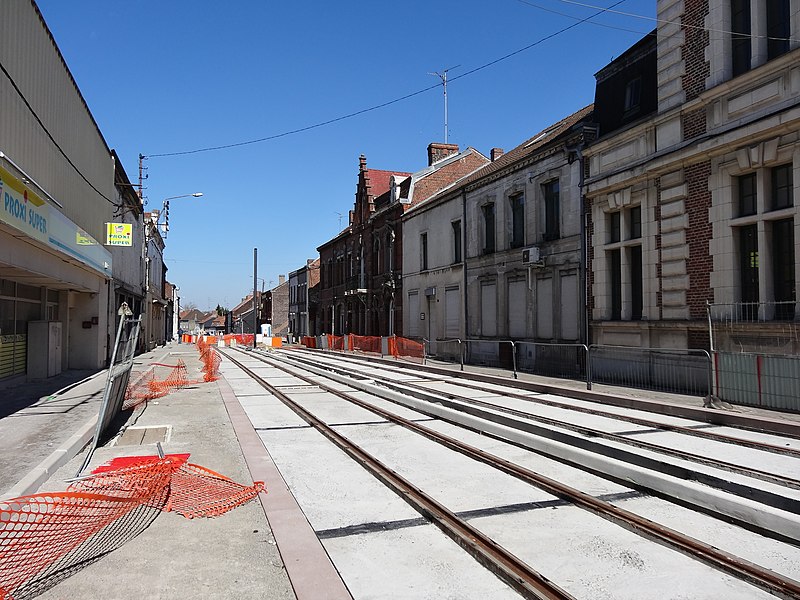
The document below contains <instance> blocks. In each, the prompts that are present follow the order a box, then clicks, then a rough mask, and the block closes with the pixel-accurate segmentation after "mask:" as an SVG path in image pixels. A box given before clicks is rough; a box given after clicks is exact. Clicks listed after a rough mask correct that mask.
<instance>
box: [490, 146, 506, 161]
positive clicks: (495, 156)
mask: <svg viewBox="0 0 800 600" xmlns="http://www.w3.org/2000/svg"><path fill="white" fill-rule="evenodd" d="M505 153H506V151H505V150H503V149H502V148H492V152H491V153H490V155H489V157H490V158H491V159H492V162H494V161H496V160H497V159H498V158H500V157H501V156H503V154H505Z"/></svg>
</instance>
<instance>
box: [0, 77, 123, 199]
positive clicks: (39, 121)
mask: <svg viewBox="0 0 800 600" xmlns="http://www.w3.org/2000/svg"><path fill="white" fill-rule="evenodd" d="M0 70H2V71H3V75H5V76H6V77H7V78H8V81H9V82H11V86H12V87H13V88H14V91H16V92H17V94H18V95H19V97H20V98H21V99H22V101H23V102H24V103H25V106H26V107H27V108H28V110H29V111H30V113H31V114H32V115H33V118H34V119H36V122H37V123H39V126H40V127H41V128H42V130H43V131H44V132H45V133H46V134H47V137H48V138H50V141H51V142H53V145H54V146H55V147H56V148H57V149H58V151H59V152H60V153H61V156H63V157H64V158H65V159H66V161H67V162H68V163H69V165H70V166H71V167H72V168H73V169H74V170H75V172H76V173H77V174H78V175H80V177H81V179H83V180H84V181H85V182H86V183H87V184H88V186H89V187H90V188H92V189H93V190H94V191H95V192H97V195H98V196H100V197H101V198H102V199H103V200H105V201H106V202H108V203H109V204H111V205H112V206H114V207H116V208H117V209H120V208H122V206H121V205H120V204H118V203H116V202H114V201H113V200H112V199H111V198H109V197H108V196H106V195H105V194H104V193H103V192H101V191H100V190H98V189H97V188H96V187H95V185H94V184H93V183H92V182H91V181H89V179H88V178H87V177H86V175H84V174H83V172H82V171H81V170H80V169H79V168H78V167H77V166H76V165H75V163H74V162H72V159H71V158H70V157H69V156H67V153H66V152H65V151H64V149H63V148H62V147H61V145H60V144H59V143H58V142H57V141H56V140H55V138H54V137H53V134H52V133H50V130H49V129H48V128H47V126H46V125H45V124H44V123H43V122H42V119H41V118H39V115H38V114H37V113H36V111H35V110H34V109H33V106H31V103H30V102H28V99H27V98H26V97H25V94H23V93H22V90H21V89H19V86H18V85H17V82H16V81H14V78H13V77H12V76H11V74H10V73H9V72H8V71H7V70H6V67H5V65H4V64H3V63H2V62H0Z"/></svg>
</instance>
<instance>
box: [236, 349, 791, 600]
mask: <svg viewBox="0 0 800 600" xmlns="http://www.w3.org/2000/svg"><path fill="white" fill-rule="evenodd" d="M229 358H230V357H229ZM258 358H259V360H262V361H263V362H268V363H270V364H272V366H275V367H277V368H279V369H281V370H283V371H284V372H287V373H291V375H292V376H293V377H296V378H298V379H300V380H302V381H306V382H307V383H311V384H313V385H316V386H318V387H319V388H320V389H322V390H324V391H326V392H328V393H330V394H333V395H335V396H337V397H339V398H341V399H343V400H346V401H348V402H351V403H353V404H355V405H357V406H360V407H361V408H364V409H366V410H369V411H370V412H373V413H375V414H377V415H379V416H381V417H383V418H385V419H387V420H388V421H391V422H393V423H396V424H398V425H401V426H403V427H405V428H407V429H410V430H412V431H415V432H417V433H419V434H420V435H423V436H424V437H426V438H428V439H430V440H433V441H436V442H438V443H440V444H442V445H444V446H445V447H447V448H450V449H452V450H455V451H458V452H460V453H462V454H464V455H465V456H468V457H470V458H473V459H475V460H478V461H480V462H483V463H485V464H487V465H490V466H492V467H494V468H496V469H498V470H500V471H502V472H504V473H507V474H509V475H512V476H514V477H516V478H518V479H520V480H521V481H525V482H527V483H529V484H531V485H535V486H536V487H538V488H540V489H542V490H544V491H546V492H548V493H550V494H553V495H554V496H556V497H558V498H561V499H563V500H566V501H568V502H570V503H572V504H573V505H575V506H577V507H579V508H583V509H585V510H587V511H589V512H592V513H594V514H596V515H598V516H600V517H602V518H604V519H606V520H608V521H610V522H613V523H616V524H617V525H619V526H621V527H623V528H625V529H627V530H629V531H632V532H633V533H637V534H639V535H641V536H643V537H646V538H648V539H650V540H651V541H654V542H656V543H659V544H663V545H665V546H667V547H669V548H672V549H673V550H677V551H679V552H681V553H683V554H684V555H686V556H689V557H691V558H694V559H696V560H699V561H701V562H703V563H705V564H707V565H709V566H711V567H713V568H715V569H717V570H720V571H722V572H725V573H727V574H729V575H732V576H734V577H736V578H738V579H741V580H743V581H746V582H747V583H750V584H751V585H754V586H756V587H758V588H760V589H762V590H764V591H767V592H769V593H771V594H773V595H776V596H778V597H780V598H785V599H787V600H789V599H796V598H800V582H797V581H795V580H793V579H791V578H788V577H783V576H781V575H779V574H777V573H775V572H774V571H772V570H770V569H767V568H764V567H762V566H760V565H757V564H755V563H752V562H750V561H748V560H746V559H744V558H741V557H739V556H736V555H734V554H731V553H729V552H725V551H723V550H719V549H717V548H715V547H713V546H711V545H709V544H706V543H705V542H702V541H700V540H697V539H695V538H692V537H690V536H687V535H685V534H683V533H680V532H679V531H676V530H674V529H671V528H669V527H666V526H664V525H659V524H658V523H655V522H653V521H651V520H649V519H646V518H644V517H641V516H639V515H637V514H635V513H632V512H630V511H628V510H625V509H624V508H620V507H617V506H614V505H612V504H610V503H608V502H605V501H603V500H599V499H597V498H595V497H594V496H591V495H590V494H587V493H585V492H581V491H580V490H577V489H575V488H572V487H570V486H568V485H566V484H563V483H561V482H559V481H556V480H554V479H551V478H549V477H546V476H544V475H540V474H539V473H536V472H534V471H532V470H530V469H527V468H525V467H522V466H520V465H517V464H515V463H513V462H511V461H508V460H506V459H504V458H501V457H499V456H496V455H493V454H491V453H489V452H485V451H483V450H480V449H478V448H475V447H473V446H470V445H469V444H465V443H464V442H461V441H460V440H457V439H455V438H452V437H450V436H447V435H444V434H442V433H439V432H438V431H435V430H433V429H429V428H427V427H425V426H424V425H421V424H419V423H416V422H414V421H411V420H409V419H405V418H403V417H400V416H398V415H395V414H393V413H391V412H388V411H386V410H384V409H382V408H380V407H377V406H374V405H371V404H369V403H368V402H365V401H363V400H360V399H358V398H356V397H354V396H350V395H349V394H346V393H344V392H341V391H339V390H336V389H334V388H332V387H330V386H326V385H325V384H322V383H320V382H319V381H317V380H315V379H312V378H310V377H306V376H304V375H301V374H298V373H296V372H292V371H290V370H289V369H288V368H286V367H285V366H284V365H281V364H276V362H278V361H276V360H275V359H274V358H270V359H267V358H266V357H261V356H259V357H258ZM267 385H268V384H267Z"/></svg>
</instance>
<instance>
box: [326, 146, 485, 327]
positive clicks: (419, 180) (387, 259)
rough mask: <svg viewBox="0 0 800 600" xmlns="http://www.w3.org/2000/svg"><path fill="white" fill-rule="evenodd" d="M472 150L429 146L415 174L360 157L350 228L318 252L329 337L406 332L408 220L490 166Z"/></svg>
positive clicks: (479, 154)
mask: <svg viewBox="0 0 800 600" xmlns="http://www.w3.org/2000/svg"><path fill="white" fill-rule="evenodd" d="M488 162H489V161H488V159H487V158H486V157H485V156H483V155H482V154H481V153H480V152H478V151H477V150H475V149H473V148H467V149H466V150H464V151H461V152H459V149H458V146H456V145H453V144H437V143H432V144H430V145H429V146H428V166H427V167H426V168H424V169H421V170H420V171H417V172H416V173H405V172H399V171H381V170H376V169H368V168H367V161H366V158H365V157H364V156H361V157H360V158H359V174H358V184H357V187H356V199H355V204H354V207H353V210H351V211H350V216H349V224H348V227H347V228H346V229H345V230H344V231H342V232H341V233H340V234H339V235H338V236H336V237H335V238H333V239H332V240H330V241H328V242H326V243H325V244H323V245H321V246H320V247H319V248H318V251H319V252H320V273H321V278H320V292H319V321H320V324H321V330H322V331H324V332H329V333H330V332H334V333H336V334H342V333H356V334H359V335H380V336H385V335H394V334H400V333H401V332H402V331H403V302H404V295H403V285H404V284H403V279H402V276H401V275H402V260H403V244H404V239H405V236H404V234H403V222H402V216H403V214H404V213H405V212H406V211H407V210H409V209H410V208H411V207H412V206H414V205H415V204H416V203H419V202H423V201H425V200H426V199H427V198H429V197H431V196H432V195H434V194H436V193H437V192H439V191H440V190H442V189H444V188H446V187H448V186H449V185H452V183H453V182H455V181H457V180H458V179H460V178H461V177H463V176H464V175H465V174H467V173H470V172H472V171H474V170H475V169H477V168H478V167H480V166H482V165H484V164H486V163H488Z"/></svg>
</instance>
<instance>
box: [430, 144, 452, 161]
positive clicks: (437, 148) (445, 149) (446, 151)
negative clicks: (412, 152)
mask: <svg viewBox="0 0 800 600" xmlns="http://www.w3.org/2000/svg"><path fill="white" fill-rule="evenodd" d="M451 154H458V144H440V143H437V142H433V143H431V144H428V166H431V165H432V164H433V163H435V162H439V161H440V160H442V159H443V158H447V157H448V156H450V155H451Z"/></svg>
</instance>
